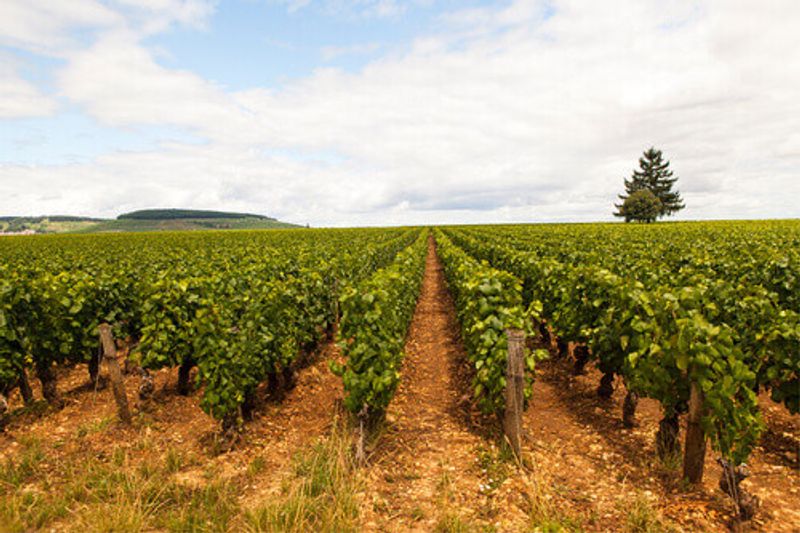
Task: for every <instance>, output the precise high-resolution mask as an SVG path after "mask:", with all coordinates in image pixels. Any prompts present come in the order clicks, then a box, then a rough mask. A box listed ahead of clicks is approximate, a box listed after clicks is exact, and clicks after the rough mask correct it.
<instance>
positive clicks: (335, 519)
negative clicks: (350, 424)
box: [244, 427, 360, 532]
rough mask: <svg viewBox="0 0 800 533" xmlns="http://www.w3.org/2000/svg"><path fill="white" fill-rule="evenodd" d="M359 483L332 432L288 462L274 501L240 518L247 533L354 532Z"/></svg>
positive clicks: (341, 439) (338, 435) (341, 437)
mask: <svg viewBox="0 0 800 533" xmlns="http://www.w3.org/2000/svg"><path fill="white" fill-rule="evenodd" d="M359 487H360V480H359V477H358V475H357V472H356V470H355V468H354V466H353V458H352V456H351V451H350V443H349V439H348V438H347V435H346V434H345V432H344V431H342V430H341V429H338V428H336V427H335V428H334V431H333V433H332V435H331V436H330V437H328V438H327V439H324V440H321V441H319V442H317V443H316V444H315V445H313V446H312V447H311V448H310V449H309V450H305V451H304V452H301V453H300V454H299V455H298V456H296V457H295V460H294V472H293V476H292V478H291V479H290V480H289V481H288V482H287V484H286V485H285V487H284V489H283V493H282V494H281V495H280V497H279V498H277V500H276V501H274V502H272V503H269V504H267V505H265V506H262V507H259V508H257V509H255V510H253V511H250V512H248V513H246V515H245V518H244V521H245V524H244V527H245V528H246V529H247V530H248V531H285V532H300V531H356V530H357V524H356V519H357V518H358V503H357V501H356V493H357V492H358V490H359Z"/></svg>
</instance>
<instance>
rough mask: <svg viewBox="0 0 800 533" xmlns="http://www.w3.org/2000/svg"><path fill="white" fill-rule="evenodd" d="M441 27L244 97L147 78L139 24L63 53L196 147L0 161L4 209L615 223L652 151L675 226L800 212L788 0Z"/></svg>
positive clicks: (479, 13) (93, 84)
mask: <svg viewBox="0 0 800 533" xmlns="http://www.w3.org/2000/svg"><path fill="white" fill-rule="evenodd" d="M157 3H158V4H161V3H162V2H157ZM305 4H306V2H296V1H295V2H294V4H293V5H294V8H295V9H298V10H300V9H303V8H304V7H305ZM357 4H359V5H361V6H362V7H364V6H367V7H368V6H370V5H373V6H374V5H375V3H374V2H372V3H357ZM350 7H352V5H350ZM204 16H206V15H204ZM199 18H200V19H202V18H203V16H200V17H199ZM189 19H191V17H189ZM189 19H187V20H189ZM442 23H443V26H442V30H441V31H440V32H437V33H435V34H431V35H427V36H423V37H421V38H420V39H418V40H417V41H416V42H415V43H413V45H412V46H411V48H410V50H411V51H410V52H407V53H404V54H402V55H400V54H399V53H398V52H397V51H389V52H388V53H387V54H386V55H384V57H382V58H380V59H378V60H375V61H373V62H372V63H370V64H369V65H368V66H366V67H365V68H364V69H363V70H362V71H361V72H358V73H344V72H342V71H339V70H336V69H320V70H318V71H316V72H315V73H314V74H313V75H312V76H310V77H308V78H306V79H301V80H298V81H296V82H293V83H290V84H288V85H286V86H285V87H283V88H282V89H280V90H277V89H275V88H256V89H253V90H249V91H242V92H231V91H228V90H226V89H225V88H224V87H222V86H219V85H216V84H214V83H211V82H209V81H207V80H205V79H203V78H202V77H200V76H198V75H196V74H194V73H191V72H186V71H178V70H172V69H167V68H165V67H163V66H161V65H159V64H158V63H157V61H156V60H155V59H154V58H153V53H152V51H150V50H148V49H146V48H145V47H144V46H143V45H142V44H141V41H140V40H139V34H137V33H135V32H127V33H126V32H125V31H121V30H114V31H110V32H104V33H103V34H102V35H101V37H99V38H98V40H97V41H96V42H95V43H94V44H93V45H92V46H91V47H89V48H86V49H83V50H80V51H76V52H74V53H72V54H70V56H69V61H68V63H67V64H66V66H65V67H64V68H63V70H62V71H60V73H59V75H58V77H57V81H58V85H59V88H60V91H61V94H62V95H63V96H64V97H65V98H67V99H68V100H70V101H72V102H77V103H79V104H80V105H81V106H82V107H83V108H84V109H86V111H87V112H88V113H89V114H90V115H92V116H94V117H96V118H97V119H98V120H100V121H102V122H103V123H105V124H109V125H112V126H115V127H126V126H129V125H137V124H154V125H159V124H167V125H171V126H178V127H181V128H185V129H186V130H188V131H191V132H192V133H195V134H197V135H200V136H201V137H203V139H205V141H206V144H204V145H202V146H180V145H165V146H163V147H162V148H161V149H160V150H156V151H152V152H148V153H119V154H113V155H109V156H106V157H103V158H100V159H98V160H97V161H94V162H92V163H91V164H86V165H81V166H62V167H58V166H57V167H44V168H37V167H33V168H28V167H18V166H9V165H5V166H0V184H2V186H0V193H4V194H0V211H2V212H5V211H9V210H16V208H17V207H19V206H23V207H25V208H26V209H28V210H29V211H30V212H48V211H51V212H55V211H59V212H65V211H71V212H78V211H81V210H83V209H88V210H90V211H89V212H90V213H94V214H105V215H110V214H115V213H117V212H119V211H122V210H125V209H132V208H137V207H146V206H150V205H153V204H154V203H158V204H161V205H168V204H169V205H176V206H195V207H204V208H228V209H240V210H246V211H256V212H264V213H267V214H271V215H276V216H281V217H284V218H287V219H288V220H291V221H296V222H306V221H308V222H311V223H313V224H385V223H433V222H491V221H535V220H597V219H610V218H611V215H610V213H611V210H612V203H613V201H614V200H615V199H616V194H617V193H618V192H619V191H620V189H621V187H622V180H623V177H626V176H628V175H629V174H630V172H631V170H632V169H633V167H634V166H635V164H636V160H637V158H638V156H639V154H640V153H641V151H642V150H644V149H645V148H647V147H649V146H650V145H656V146H658V147H659V148H662V149H663V150H664V151H665V154H666V156H667V157H668V158H669V159H671V160H672V162H673V166H674V169H675V171H676V174H677V175H678V176H679V178H680V181H679V182H678V186H679V188H680V190H681V191H682V192H683V194H684V197H685V199H686V203H687V205H688V208H687V209H686V210H685V212H683V213H682V216H683V217H685V218H700V217H712V218H719V217H753V216H800V207H798V206H797V205H796V202H795V201H793V199H794V198H797V197H800V182H798V180H797V174H798V170H800V136H799V135H798V133H797V132H798V131H800V101H798V100H797V94H799V93H800V54H797V53H796V52H795V49H796V48H797V45H798V40H797V37H796V28H797V27H798V25H799V24H800V4H797V3H795V2H791V1H787V2H767V3H762V4H759V5H758V6H755V7H753V6H752V4H750V3H747V2H741V3H734V2H728V1H725V2H722V1H709V2H700V1H697V2H694V1H692V2H688V1H687V2H671V3H667V4H665V3H663V2H656V1H653V2H642V1H638V0H636V1H634V0H629V1H624V0H616V1H614V2H603V3H596V2H594V3H593V2H589V3H587V2H577V1H576V0H561V1H556V2H552V3H550V2H548V3H544V2H530V1H517V2H513V3H511V4H510V5H508V6H506V7H503V8H500V9H481V10H468V11H462V12H458V13H453V14H450V15H449V16H447V17H444V18H443V20H442ZM335 52H337V51H335V50H334V51H333V52H332V53H335ZM267 154H272V155H267ZM275 154H280V155H275ZM18 183H23V184H25V185H24V186H20V185H17V184H18ZM97 183H103V184H105V185H104V186H102V187H97V186H96V184H97ZM54 190H56V191H62V192H60V193H59V194H60V195H61V196H60V197H54V196H53V195H52V191H54ZM87 194H89V195H90V196H89V199H88V200H84V198H85V197H86V195H87ZM87 202H88V203H87ZM84 206H85V207H84ZM12 208H13V209H12Z"/></svg>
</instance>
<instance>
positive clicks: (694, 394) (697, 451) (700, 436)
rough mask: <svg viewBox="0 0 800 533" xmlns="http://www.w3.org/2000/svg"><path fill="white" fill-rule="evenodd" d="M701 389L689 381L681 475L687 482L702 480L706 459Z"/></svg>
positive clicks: (693, 482) (695, 482)
mask: <svg viewBox="0 0 800 533" xmlns="http://www.w3.org/2000/svg"><path fill="white" fill-rule="evenodd" d="M703 401H704V398H703V391H702V389H700V385H698V384H697V383H696V382H694V381H693V382H692V383H691V390H690V395H689V414H688V416H687V423H686V445H685V447H684V455H683V477H684V478H685V479H687V480H688V481H689V483H692V484H697V483H700V482H701V481H703V466H704V465H705V459H706V434H705V432H704V431H703V425H702V423H701V422H702V419H703Z"/></svg>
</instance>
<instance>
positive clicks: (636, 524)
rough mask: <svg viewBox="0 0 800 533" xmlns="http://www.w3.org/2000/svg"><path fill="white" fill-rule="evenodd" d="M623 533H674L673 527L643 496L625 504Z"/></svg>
mask: <svg viewBox="0 0 800 533" xmlns="http://www.w3.org/2000/svg"><path fill="white" fill-rule="evenodd" d="M625 510H626V516H625V531H627V532H628V533H668V532H673V531H676V529H675V527H674V526H673V525H672V524H670V523H669V522H668V521H667V520H665V519H664V518H663V517H662V516H661V513H659V512H658V510H656V509H655V508H654V507H653V505H652V504H651V503H650V501H649V500H648V499H647V498H645V497H644V496H641V495H640V496H637V497H636V498H634V499H633V500H628V501H626V502H625Z"/></svg>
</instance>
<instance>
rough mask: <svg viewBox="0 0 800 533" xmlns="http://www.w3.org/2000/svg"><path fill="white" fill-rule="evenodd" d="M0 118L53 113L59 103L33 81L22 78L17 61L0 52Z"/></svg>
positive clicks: (38, 115)
mask: <svg viewBox="0 0 800 533" xmlns="http://www.w3.org/2000/svg"><path fill="white" fill-rule="evenodd" d="M0 61H2V64H0V120H1V119H13V118H22V117H40V116H47V115H51V114H53V113H54V112H55V110H56V108H57V107H58V104H57V103H56V101H55V100H54V99H52V98H50V97H49V96H47V95H45V94H43V93H42V92H41V91H40V90H39V89H38V87H36V86H35V85H34V84H33V83H31V82H29V81H27V80H25V79H23V78H21V77H20V76H19V75H18V73H17V71H16V68H15V66H16V65H15V62H14V61H13V59H12V58H9V57H7V56H5V55H3V54H0Z"/></svg>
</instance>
